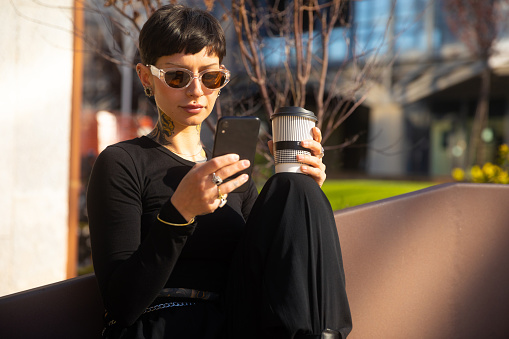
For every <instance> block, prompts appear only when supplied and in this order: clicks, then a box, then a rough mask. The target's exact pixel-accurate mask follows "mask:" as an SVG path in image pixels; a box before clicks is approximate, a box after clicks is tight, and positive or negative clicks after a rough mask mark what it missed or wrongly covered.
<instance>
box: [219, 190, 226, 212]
mask: <svg viewBox="0 0 509 339" xmlns="http://www.w3.org/2000/svg"><path fill="white" fill-rule="evenodd" d="M217 198H218V199H219V200H221V201H220V202H219V208H221V207H223V206H224V205H226V194H222V193H221V190H220V189H219V187H217Z"/></svg>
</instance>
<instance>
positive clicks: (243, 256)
mask: <svg viewBox="0 0 509 339" xmlns="http://www.w3.org/2000/svg"><path fill="white" fill-rule="evenodd" d="M139 39H140V40H139V49H140V57H141V61H142V62H141V63H140V64H138V65H137V66H136V70H137V72H138V76H139V78H140V81H141V83H142V85H143V86H144V88H145V93H146V94H147V95H148V96H154V98H155V102H156V104H157V109H158V112H159V120H158V123H157V124H156V126H155V128H154V130H153V131H152V132H151V133H150V134H148V135H147V136H143V137H141V138H136V139H133V140H129V141H125V142H121V143H118V144H115V145H112V146H110V147H108V148H106V149H105V150H104V151H103V152H102V153H101V154H100V155H99V157H98V159H97V161H96V163H95V165H94V169H93V171H92V174H91V178H90V183H89V188H88V195H87V205H88V214H89V223H90V231H91V240H92V253H93V262H94V269H95V273H96V276H97V279H98V282H99V286H100V289H101V293H102V296H103V300H104V305H105V308H106V317H105V318H106V327H105V331H104V333H103V335H104V337H107V338H225V337H243V338H248V337H253V338H270V337H275V336H277V337H278V338H294V337H295V338H297V337H299V336H303V337H309V338H314V337H316V338H318V337H319V336H320V335H321V332H322V331H323V330H325V329H326V328H330V329H332V330H334V331H337V332H334V331H331V333H336V334H338V335H339V333H341V335H342V336H343V337H346V335H347V334H348V332H349V330H350V327H351V325H350V313H349V309H348V303H347V300H346V294H345V290H344V276H343V268H342V263H341V253H340V250H339V243H338V241H337V234H336V233H335V225H334V219H333V217H332V213H331V211H330V205H328V201H327V199H326V198H325V197H324V195H323V193H322V192H321V190H320V186H321V184H322V183H323V181H324V180H325V166H324V165H323V163H322V161H321V156H320V154H321V150H322V148H321V145H320V143H319V142H320V140H321V135H320V132H319V130H318V129H315V130H314V131H313V134H314V139H315V140H307V141H305V142H304V144H303V146H304V147H308V148H310V149H311V150H312V151H313V154H314V155H316V156H301V158H300V159H299V160H300V161H301V162H302V163H303V166H302V171H303V172H304V173H305V174H307V175H301V174H286V175H275V176H273V177H272V178H271V179H270V180H269V181H268V182H267V184H266V185H265V188H264V190H263V191H262V193H261V195H260V199H257V195H258V194H257V190H256V188H255V185H254V183H253V181H252V180H251V179H250V178H248V177H247V175H241V176H239V177H237V178H236V179H234V180H231V181H228V182H226V183H223V182H222V181H223V180H224V179H226V178H228V177H230V176H231V175H233V174H235V173H237V172H239V171H241V170H243V169H245V168H247V167H248V166H249V161H247V160H243V159H239V157H238V156H237V155H235V154H229V155H225V156H221V157H216V158H213V159H211V157H210V152H208V151H207V150H205V149H204V148H203V147H202V143H201V140H200V128H201V124H202V123H203V121H204V120H205V119H206V118H207V117H208V116H209V114H210V113H211V111H212V109H213V107H214V104H215V101H216V99H217V97H218V95H219V91H220V89H221V88H222V87H224V86H225V85H226V84H227V83H228V81H229V72H228V71H227V70H226V68H225V67H224V66H223V65H221V61H222V59H223V57H224V55H225V53H226V49H225V39H224V33H223V31H222V29H221V27H220V25H219V22H218V21H217V20H216V19H215V18H214V17H212V16H211V15H210V14H209V13H207V12H205V11H201V10H196V9H191V8H188V7H185V6H182V5H169V6H165V7H162V8H161V9H159V10H158V11H157V12H155V13H154V15H152V16H151V17H150V18H149V20H148V21H147V23H146V24H145V25H144V27H143V29H142V31H141V33H140V38H139ZM247 181H249V185H250V186H249V190H248V191H247V192H245V193H231V192H232V191H233V190H234V189H235V188H236V187H237V186H240V185H242V184H243V183H245V182H247ZM301 205H302V206H301ZM253 206H254V208H253ZM295 208H297V209H301V210H302V211H305V210H308V211H307V212H305V213H306V216H304V217H303V218H300V217H299V215H300V214H302V213H304V212H302V213H301V211H295V210H294V209H295ZM309 209H310V211H309ZM250 214H251V216H250ZM287 215H291V216H292V217H293V219H292V218H288V217H287ZM266 218H269V219H270V222H268V221H267V220H266ZM295 218H297V219H295ZM276 219H277V220H279V222H278V223H277V224H274V222H275V221H276ZM246 220H247V225H246ZM271 224H273V225H272V226H271ZM296 224H297V225H296ZM289 226H292V227H289ZM267 227H270V229H269V230H268V229H267ZM288 228H290V231H288V230H287V229H288ZM292 232H296V233H297V235H295V236H292ZM306 232H307V233H306ZM267 237H268V238H267ZM311 238H313V239H311ZM324 238H328V239H324ZM331 239H332V240H331ZM270 242H274V245H275V247H279V246H283V247H281V248H285V249H286V250H287V252H286V254H287V255H286V256H285V255H284V254H283V253H281V252H280V251H277V250H274V249H269V251H268V252H266V250H267V249H266V248H265V247H266V245H268V244H269V243H270ZM299 242H300V243H299ZM303 249H305V250H303ZM292 251H294V252H299V253H294V254H292V255H288V253H290V252H292ZM303 254H305V255H303ZM260 255H261V257H260ZM262 257H263V260H269V261H270V262H271V265H265V264H264V263H260V258H262ZM232 259H234V260H232ZM310 260H311V261H312V262H309V261H310ZM326 261H329V262H330V263H332V265H329V264H327V263H326ZM306 262H307V264H306ZM246 265H251V266H250V267H251V268H252V269H249V267H248V266H246ZM293 265H297V266H296V267H295V269H294V266H293ZM315 265H318V266H320V267H314V268H310V267H311V266H315ZM322 266H323V267H322ZM279 268H282V269H283V270H284V277H282V276H280V275H281V273H283V271H281V272H278V270H279ZM267 274H270V275H272V277H269V276H267ZM301 279H304V280H306V281H305V282H301ZM320 279H323V280H325V281H320ZM267 288H268V290H267ZM280 290H281V291H282V292H281V293H279V292H278V291H280ZM329 290H331V291H329ZM285 293H292V294H293V295H294V296H295V297H297V298H298V300H295V301H291V300H288V298H286V297H285V295H286V294H285ZM248 294H249V295H248ZM253 297H256V299H253ZM304 299H306V300H304ZM310 303H311V304H310ZM329 304H330V305H329ZM331 305H332V306H331ZM293 307H303V309H301V310H298V311H297V310H293V311H292V310H291V308H293ZM318 309H321V310H323V311H327V312H328V314H321V313H323V312H321V311H318ZM239 331H240V332H242V333H239ZM306 335H311V336H306ZM313 335H317V336H313ZM338 337H339V336H338Z"/></svg>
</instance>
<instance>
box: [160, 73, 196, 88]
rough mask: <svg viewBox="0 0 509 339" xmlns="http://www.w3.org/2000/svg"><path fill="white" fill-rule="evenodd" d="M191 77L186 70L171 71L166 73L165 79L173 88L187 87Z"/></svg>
mask: <svg viewBox="0 0 509 339" xmlns="http://www.w3.org/2000/svg"><path fill="white" fill-rule="evenodd" d="M190 79H191V76H190V75H189V74H187V73H186V72H184V71H169V72H166V73H164V80H165V81H166V83H167V84H168V86H170V87H173V88H182V87H185V86H186V85H187V84H188V83H189V80H190Z"/></svg>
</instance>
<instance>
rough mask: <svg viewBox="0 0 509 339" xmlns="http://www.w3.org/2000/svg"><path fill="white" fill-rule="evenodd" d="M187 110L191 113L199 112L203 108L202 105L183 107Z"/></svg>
mask: <svg viewBox="0 0 509 339" xmlns="http://www.w3.org/2000/svg"><path fill="white" fill-rule="evenodd" d="M182 108H183V109H184V110H185V111H186V112H188V113H190V114H198V113H200V112H201V110H202V109H203V106H202V105H187V106H183V107H182Z"/></svg>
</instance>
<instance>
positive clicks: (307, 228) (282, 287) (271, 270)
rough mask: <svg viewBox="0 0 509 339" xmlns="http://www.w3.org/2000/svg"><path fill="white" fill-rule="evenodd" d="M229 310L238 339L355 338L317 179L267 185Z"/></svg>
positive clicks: (241, 253) (237, 260) (278, 178)
mask: <svg viewBox="0 0 509 339" xmlns="http://www.w3.org/2000/svg"><path fill="white" fill-rule="evenodd" d="M227 310H228V311H227V312H228V314H227V318H228V328H229V335H230V336H232V337H233V336H237V337H238V336H239V335H240V334H242V337H243V338H251V337H252V338H294V336H295V335H297V334H300V335H302V334H310V335H311V334H315V335H317V334H320V333H321V332H322V331H323V330H325V329H326V328H330V329H333V330H337V331H339V332H340V333H341V335H342V337H343V338H344V337H346V335H347V334H348V333H349V332H350V330H351V315H350V309H349V306H348V300H347V296H346V291H345V276H344V271H343V262H342V258H341V249H340V245H339V239H338V234H337V230H336V224H335V220H334V216H333V213H332V209H331V207H330V204H329V201H328V200H327V198H326V197H325V195H324V194H323V192H322V190H321V189H320V187H319V186H318V185H317V184H316V182H315V181H314V180H313V179H312V178H310V177H308V176H306V175H303V174H295V173H280V174H276V175H274V176H273V177H272V178H270V179H269V181H267V183H266V184H265V187H264V188H263V190H262V192H261V193H260V196H259V197H258V200H257V201H256V203H255V205H254V207H253V210H252V211H251V215H250V217H249V220H248V221H247V225H246V230H245V233H244V236H243V238H242V240H241V241H240V243H239V247H238V249H237V251H236V253H235V256H234V258H233V262H232V269H231V276H230V285H229V288H228V292H227Z"/></svg>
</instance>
